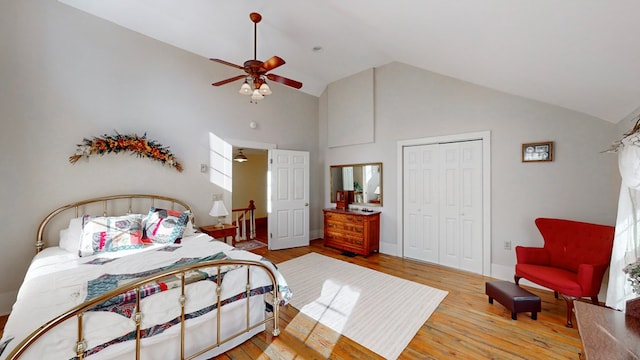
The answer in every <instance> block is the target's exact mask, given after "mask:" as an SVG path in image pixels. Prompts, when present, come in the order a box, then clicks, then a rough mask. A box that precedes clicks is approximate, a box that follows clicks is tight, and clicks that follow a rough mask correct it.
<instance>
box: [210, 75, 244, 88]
mask: <svg viewBox="0 0 640 360" xmlns="http://www.w3.org/2000/svg"><path fill="white" fill-rule="evenodd" d="M245 77H247V75H238V76H234V77H232V78H228V79H226V80H222V81H218V82H215V83H213V84H211V85H213V86H220V85H224V84H228V83H230V82H234V81H236V80H240V79H244V78H245Z"/></svg>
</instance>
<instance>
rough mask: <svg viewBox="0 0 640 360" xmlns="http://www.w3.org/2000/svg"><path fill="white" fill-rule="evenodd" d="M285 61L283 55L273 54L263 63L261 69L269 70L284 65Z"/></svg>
mask: <svg viewBox="0 0 640 360" xmlns="http://www.w3.org/2000/svg"><path fill="white" fill-rule="evenodd" d="M284 63H285V62H284V60H282V58H281V57H279V56H272V57H271V58H270V59H269V60H267V61H265V62H263V63H262V66H260V70H262V71H263V72H267V71H270V70H273V69H275V68H277V67H278V66H282V65H284Z"/></svg>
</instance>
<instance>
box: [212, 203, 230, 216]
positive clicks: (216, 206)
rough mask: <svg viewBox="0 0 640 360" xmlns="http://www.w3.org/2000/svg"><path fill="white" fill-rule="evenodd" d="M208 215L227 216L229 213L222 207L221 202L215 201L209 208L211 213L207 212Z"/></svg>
mask: <svg viewBox="0 0 640 360" xmlns="http://www.w3.org/2000/svg"><path fill="white" fill-rule="evenodd" d="M209 215H211V216H227V215H229V211H227V208H226V207H225V206H224V202H223V201H222V200H216V201H214V202H213V206H212V207H211V211H209Z"/></svg>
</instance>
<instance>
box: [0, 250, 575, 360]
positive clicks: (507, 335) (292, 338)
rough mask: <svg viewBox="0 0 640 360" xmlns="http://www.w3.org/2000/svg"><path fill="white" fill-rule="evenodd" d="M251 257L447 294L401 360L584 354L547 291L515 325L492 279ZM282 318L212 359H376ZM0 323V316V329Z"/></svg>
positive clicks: (323, 331) (283, 256)
mask: <svg viewBox="0 0 640 360" xmlns="http://www.w3.org/2000/svg"><path fill="white" fill-rule="evenodd" d="M253 251H254V252H255V253H258V254H260V255H263V256H265V257H267V258H269V259H271V260H272V261H273V262H275V263H276V264H277V263H279V262H283V261H286V260H289V259H292V258H295V257H298V256H302V255H304V254H307V253H309V252H317V253H320V254H323V255H326V256H331V257H334V258H337V259H340V260H344V261H347V262H351V263H354V264H357V265H361V266H365V267H368V268H371V269H374V270H377V271H381V272H385V273H387V274H391V275H394V276H398V277H401V278H405V279H408V280H412V281H415V282H418V283H422V284H425V285H428V286H431V287H435V288H438V289H442V290H445V291H448V292H449V294H448V295H447V297H446V298H445V299H444V301H443V302H442V303H441V304H440V306H439V307H438V308H437V309H436V311H435V312H434V313H433V315H432V316H431V317H430V318H429V320H427V322H426V323H425V324H424V325H423V326H422V328H421V329H420V330H419V331H418V333H417V334H416V335H415V337H414V338H413V340H412V341H411V342H410V344H409V346H407V348H405V350H404V351H403V353H402V354H401V356H400V359H450V358H456V359H545V360H547V359H578V356H579V353H581V352H582V346H581V342H580V337H579V334H578V330H577V328H573V329H570V328H567V327H565V326H564V324H565V311H566V308H565V302H564V300H562V299H555V298H554V297H553V293H552V292H550V291H544V290H539V289H536V288H529V290H530V291H531V292H533V293H535V294H536V295H538V296H540V297H541V299H542V312H541V313H539V314H538V320H537V321H534V320H532V319H531V318H530V316H529V314H528V313H521V314H519V315H518V320H515V321H514V320H511V313H510V312H509V311H508V310H506V309H505V308H504V307H503V306H502V305H500V304H498V303H497V302H494V304H493V305H492V304H489V303H488V301H487V297H486V295H485V293H484V286H485V282H486V281H491V280H493V279H491V278H488V277H484V276H481V275H476V274H470V273H467V272H463V271H457V270H453V269H448V268H444V267H441V266H435V265H431V264H427V263H422V262H418V261H413V260H407V259H402V258H398V257H394V256H389V255H385V254H372V255H371V256H369V257H368V258H364V257H362V256H357V257H354V258H350V257H347V256H344V255H342V254H341V251H339V250H335V249H331V248H325V247H324V246H323V244H322V240H314V241H312V242H311V245H310V246H308V247H300V248H294V249H287V250H278V251H269V250H268V249H267V248H266V247H264V248H259V249H255V250H253ZM293 290H294V294H295V289H293ZM399 306H402V305H401V304H399ZM280 319H281V321H280V327H281V331H282V333H281V334H280V336H278V337H273V336H271V335H270V332H269V331H266V332H264V333H261V334H258V335H256V336H254V337H253V338H251V339H250V340H249V341H247V342H245V343H244V344H242V345H240V346H239V347H236V348H235V349H232V350H231V351H229V352H227V353H225V354H222V355H220V356H218V357H217V358H216V359H221V360H224V359H265V360H266V359H326V358H329V359H380V357H379V356H378V355H376V354H375V353H373V352H371V351H370V350H368V349H366V348H363V347H362V346H360V345H359V344H357V343H355V342H353V341H351V340H350V339H348V338H346V337H343V336H340V335H339V334H336V333H334V332H333V331H331V330H329V329H327V328H325V327H323V326H322V325H319V324H317V323H316V322H315V321H313V320H311V319H309V318H307V317H306V316H304V315H302V314H299V313H298V311H297V310H296V309H295V308H293V307H291V306H286V307H284V308H282V311H281V313H280ZM3 320H4V319H3V318H1V317H0V325H4V322H3ZM575 323H576V322H575V321H574V324H575ZM0 328H1V327H0Z"/></svg>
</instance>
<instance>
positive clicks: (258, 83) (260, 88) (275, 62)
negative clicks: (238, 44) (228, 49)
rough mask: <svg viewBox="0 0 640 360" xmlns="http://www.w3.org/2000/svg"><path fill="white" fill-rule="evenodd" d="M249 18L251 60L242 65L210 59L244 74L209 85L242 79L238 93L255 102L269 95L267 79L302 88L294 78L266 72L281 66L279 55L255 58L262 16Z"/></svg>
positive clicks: (218, 84) (282, 62) (269, 89)
mask: <svg viewBox="0 0 640 360" xmlns="http://www.w3.org/2000/svg"><path fill="white" fill-rule="evenodd" d="M249 18H250V19H251V21H252V22H253V38H254V42H253V60H247V61H245V62H244V66H240V65H236V64H233V63H230V62H228V61H224V60H220V59H210V60H211V61H215V62H217V63H220V64H224V65H227V66H231V67H234V68H236V69H240V70H244V71H245V72H246V75H238V76H234V77H232V78H229V79H225V80H222V81H218V82H215V83H213V84H211V85H213V86H222V85H225V84H228V83H231V82H234V81H236V80H240V79H244V82H243V83H242V86H240V91H239V92H240V94H242V95H251V102H252V103H255V104H257V103H258V100H261V99H263V98H264V97H265V96H266V95H271V94H272V91H271V88H269V85H267V80H266V79H269V80H271V81H274V82H277V83H281V84H283V85H287V86H291V87H293V88H296V89H300V88H302V83H301V82H299V81H296V80H292V79H288V78H286V77H284V76H280V75H276V74H271V73H269V74H267V73H268V72H269V71H271V70H273V69H275V68H277V67H279V66H282V65H284V64H285V61H284V60H283V59H282V58H280V57H279V56H272V57H271V58H269V59H268V60H267V61H264V62H262V61H260V60H258V59H257V48H258V23H259V22H260V21H261V20H262V16H261V15H260V14H258V13H255V12H254V13H251V14H249Z"/></svg>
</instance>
